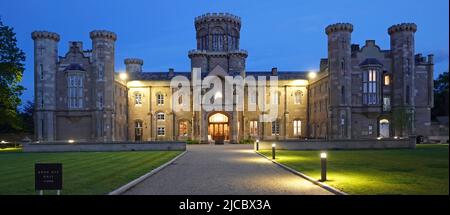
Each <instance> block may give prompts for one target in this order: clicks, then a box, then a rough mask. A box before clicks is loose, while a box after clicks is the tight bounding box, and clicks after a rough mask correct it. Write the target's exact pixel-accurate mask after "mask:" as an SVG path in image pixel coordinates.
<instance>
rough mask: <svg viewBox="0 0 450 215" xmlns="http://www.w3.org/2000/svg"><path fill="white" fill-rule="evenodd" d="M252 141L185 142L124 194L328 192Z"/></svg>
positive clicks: (307, 193)
mask: <svg viewBox="0 0 450 215" xmlns="http://www.w3.org/2000/svg"><path fill="white" fill-rule="evenodd" d="M252 147H253V145H229V144H226V145H188V149H187V150H188V152H187V153H186V154H185V155H184V156H182V157H181V158H179V159H178V160H177V161H175V162H174V163H173V164H171V165H169V166H167V167H166V168H164V169H163V170H162V171H160V172H158V173H156V174H155V175H153V176H150V177H149V178H147V179H146V180H144V181H143V182H141V183H139V184H138V185H136V186H135V187H133V188H131V189H130V190H128V191H127V192H125V193H124V194H125V195H147V194H149V195H154V194H169V195H171V194H177V195H178V194H180V195H219V194H222V195H227V194H230V195H246V194H248V195H268V194H274V195H277V194H287V195H327V194H328V195H330V194H332V193H330V192H328V191H327V190H325V189H323V188H321V187H319V186H317V185H315V184H313V183H311V182H309V181H307V180H305V179H303V178H301V177H299V176H297V175H294V174H292V173H290V172H288V171H286V170H284V169H283V168H281V167H279V166H277V165H276V164H273V163H272V162H270V161H268V160H266V159H264V158H262V157H261V156H259V155H257V154H255V153H254V152H253V150H252Z"/></svg>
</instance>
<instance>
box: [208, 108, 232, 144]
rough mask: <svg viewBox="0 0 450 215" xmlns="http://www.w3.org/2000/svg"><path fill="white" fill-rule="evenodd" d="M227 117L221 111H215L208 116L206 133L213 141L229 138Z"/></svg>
mask: <svg viewBox="0 0 450 215" xmlns="http://www.w3.org/2000/svg"><path fill="white" fill-rule="evenodd" d="M229 130H230V129H229V125H228V117H227V116H226V115H224V114H221V113H216V114H214V115H212V116H210V117H209V127H208V133H209V135H210V136H211V139H213V140H214V141H216V142H217V141H219V142H220V141H224V140H229Z"/></svg>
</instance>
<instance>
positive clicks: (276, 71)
mask: <svg viewBox="0 0 450 215" xmlns="http://www.w3.org/2000/svg"><path fill="white" fill-rule="evenodd" d="M272 75H278V69H277V68H276V67H272Z"/></svg>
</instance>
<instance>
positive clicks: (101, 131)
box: [90, 30, 117, 141]
mask: <svg viewBox="0 0 450 215" xmlns="http://www.w3.org/2000/svg"><path fill="white" fill-rule="evenodd" d="M90 38H91V40H92V64H93V68H94V71H95V74H94V75H93V77H95V79H96V80H95V82H96V84H95V90H94V98H95V101H96V102H95V104H96V105H95V110H96V113H95V117H94V118H95V127H96V132H95V138H94V139H96V140H97V141H111V140H113V137H114V134H113V132H114V128H113V126H114V123H113V122H114V115H113V109H114V98H115V97H114V85H113V84H112V83H114V52H115V41H116V39H117V36H116V34H115V33H113V32H110V31H105V30H96V31H91V32H90Z"/></svg>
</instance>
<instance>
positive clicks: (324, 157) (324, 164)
mask: <svg viewBox="0 0 450 215" xmlns="http://www.w3.org/2000/svg"><path fill="white" fill-rule="evenodd" d="M320 167H321V169H322V171H321V174H320V180H321V181H326V180H327V153H326V152H322V153H320Z"/></svg>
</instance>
